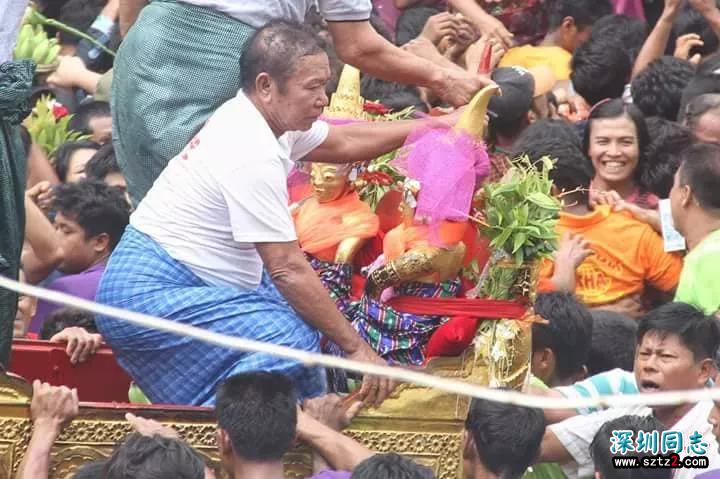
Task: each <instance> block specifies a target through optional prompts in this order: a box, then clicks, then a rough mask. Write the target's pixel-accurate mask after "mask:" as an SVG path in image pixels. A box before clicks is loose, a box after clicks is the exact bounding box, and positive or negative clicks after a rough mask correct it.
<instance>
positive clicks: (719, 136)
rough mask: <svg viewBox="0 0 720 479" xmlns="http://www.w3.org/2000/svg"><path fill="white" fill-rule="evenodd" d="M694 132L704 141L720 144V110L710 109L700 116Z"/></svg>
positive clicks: (696, 136)
mask: <svg viewBox="0 0 720 479" xmlns="http://www.w3.org/2000/svg"><path fill="white" fill-rule="evenodd" d="M693 133H694V134H695V138H697V139H698V141H700V142H702V143H715V144H717V145H720V110H713V111H709V112H707V113H705V114H704V115H702V116H701V117H700V118H698V121H697V124H696V125H695V130H694V131H693Z"/></svg>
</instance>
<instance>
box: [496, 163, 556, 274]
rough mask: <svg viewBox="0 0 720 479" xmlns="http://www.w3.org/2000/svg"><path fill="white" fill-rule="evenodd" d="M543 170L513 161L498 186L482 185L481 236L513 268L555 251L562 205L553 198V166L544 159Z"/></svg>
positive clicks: (532, 165)
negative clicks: (483, 218) (483, 203)
mask: <svg viewBox="0 0 720 479" xmlns="http://www.w3.org/2000/svg"><path fill="white" fill-rule="evenodd" d="M540 161H541V162H542V168H541V169H538V168H537V167H536V165H534V164H533V163H531V162H530V160H529V159H528V158H527V157H521V158H518V159H516V160H514V161H513V166H512V168H511V169H510V171H509V172H508V174H507V175H506V177H505V178H504V179H503V181H502V182H500V183H490V184H487V185H485V187H484V190H483V195H484V200H485V224H484V225H483V233H484V234H485V235H486V236H487V237H488V238H489V239H490V240H491V242H490V247H491V248H492V249H494V250H502V251H504V252H505V253H507V255H508V256H510V257H511V258H512V259H513V260H514V262H515V264H516V265H521V264H523V263H526V262H534V261H536V260H539V259H542V258H545V257H548V256H550V255H552V253H553V252H554V251H555V250H556V249H557V233H556V232H555V225H556V224H557V221H558V218H559V214H560V210H561V209H562V205H561V203H560V200H558V199H557V198H555V197H554V196H553V195H552V180H550V178H549V176H548V175H549V171H550V170H551V169H552V168H553V162H552V160H550V159H549V158H547V157H545V158H543V159H542V160H540Z"/></svg>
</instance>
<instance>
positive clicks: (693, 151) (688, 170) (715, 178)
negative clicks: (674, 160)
mask: <svg viewBox="0 0 720 479" xmlns="http://www.w3.org/2000/svg"><path fill="white" fill-rule="evenodd" d="M680 182H681V184H683V185H689V186H690V188H692V192H693V195H694V196H695V198H696V199H697V201H698V203H699V204H700V207H701V208H704V209H708V210H718V209H720V195H718V191H720V145H713V144H707V143H700V144H697V145H693V146H691V147H690V148H687V149H686V150H685V151H683V153H682V155H681V163H680Z"/></svg>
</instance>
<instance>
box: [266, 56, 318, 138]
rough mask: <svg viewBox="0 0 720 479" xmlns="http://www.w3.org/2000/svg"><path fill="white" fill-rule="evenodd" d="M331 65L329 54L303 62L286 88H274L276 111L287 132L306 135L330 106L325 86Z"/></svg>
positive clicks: (277, 86)
mask: <svg viewBox="0 0 720 479" xmlns="http://www.w3.org/2000/svg"><path fill="white" fill-rule="evenodd" d="M329 79H330V63H329V61H328V57H327V55H326V54H325V53H319V54H317V55H308V56H305V57H302V58H300V59H299V60H298V61H297V63H296V65H295V71H294V72H293V74H292V76H291V77H290V78H289V79H288V80H287V82H286V83H285V85H284V88H282V89H281V88H279V85H277V83H275V85H274V87H273V102H272V103H273V104H272V107H273V110H274V111H275V114H276V116H277V118H278V122H279V123H280V124H281V126H282V127H283V129H284V130H285V131H306V130H309V129H310V127H311V126H312V124H313V123H314V122H315V121H316V120H317V119H318V118H319V117H320V115H321V114H322V112H323V108H325V106H326V105H327V104H328V97H327V95H326V94H325V84H326V83H327V82H328V80H329Z"/></svg>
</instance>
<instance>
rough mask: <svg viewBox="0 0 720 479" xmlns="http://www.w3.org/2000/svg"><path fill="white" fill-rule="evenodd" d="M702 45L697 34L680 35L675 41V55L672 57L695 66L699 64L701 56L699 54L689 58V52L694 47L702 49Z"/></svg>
mask: <svg viewBox="0 0 720 479" xmlns="http://www.w3.org/2000/svg"><path fill="white" fill-rule="evenodd" d="M704 44H705V42H703V40H702V38H700V35H698V34H697V33H687V34H685V35H681V36H679V37H678V39H677V40H676V41H675V53H674V55H673V56H674V57H675V58H679V59H681V60H687V61H689V62H690V63H692V64H693V65H697V64H699V63H700V60H701V58H702V56H701V55H700V54H699V53H696V54H695V55H693V56H692V58H691V57H690V50H692V49H693V48H695V47H702V46H703V45H704Z"/></svg>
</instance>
